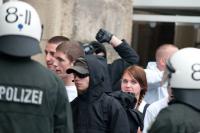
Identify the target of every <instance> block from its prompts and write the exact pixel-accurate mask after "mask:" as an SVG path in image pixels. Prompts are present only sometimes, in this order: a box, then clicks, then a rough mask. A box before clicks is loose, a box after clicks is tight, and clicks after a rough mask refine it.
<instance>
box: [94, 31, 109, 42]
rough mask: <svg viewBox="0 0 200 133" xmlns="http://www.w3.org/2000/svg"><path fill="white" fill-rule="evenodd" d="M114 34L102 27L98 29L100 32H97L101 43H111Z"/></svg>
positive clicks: (97, 37)
mask: <svg viewBox="0 0 200 133" xmlns="http://www.w3.org/2000/svg"><path fill="white" fill-rule="evenodd" d="M112 36H113V34H111V33H110V32H108V31H106V30H104V29H100V30H99V31H98V33H97V34H96V39H97V41H98V42H100V43H104V42H107V43H109V42H110V40H111V38H112Z"/></svg>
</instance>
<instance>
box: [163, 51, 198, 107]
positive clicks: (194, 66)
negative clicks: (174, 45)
mask: <svg viewBox="0 0 200 133" xmlns="http://www.w3.org/2000/svg"><path fill="white" fill-rule="evenodd" d="M167 69H168V71H169V79H168V83H169V85H170V87H171V88H172V93H173V96H174V97H175V100H176V101H178V102H181V103H185V104H188V105H190V106H192V107H194V108H197V109H200V102H199V97H200V49H197V48H183V49H181V50H179V51H177V52H176V53H174V54H173V55H172V56H171V58H170V59H169V61H168V62H167Z"/></svg>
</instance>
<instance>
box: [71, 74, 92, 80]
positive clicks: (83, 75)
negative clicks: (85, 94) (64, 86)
mask: <svg viewBox="0 0 200 133" xmlns="http://www.w3.org/2000/svg"><path fill="white" fill-rule="evenodd" d="M76 76H77V77H79V78H81V79H83V78H86V77H87V76H89V74H79V73H74V77H76Z"/></svg>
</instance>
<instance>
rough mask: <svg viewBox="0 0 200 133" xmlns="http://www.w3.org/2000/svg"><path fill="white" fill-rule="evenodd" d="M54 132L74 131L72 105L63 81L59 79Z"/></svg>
mask: <svg viewBox="0 0 200 133" xmlns="http://www.w3.org/2000/svg"><path fill="white" fill-rule="evenodd" d="M54 132H55V133H73V122H72V113H71V106H70V103H69V101H68V97H67V93H66V89H65V87H64V84H63V82H61V81H59V80H58V91H57V102H56V108H55V111H54Z"/></svg>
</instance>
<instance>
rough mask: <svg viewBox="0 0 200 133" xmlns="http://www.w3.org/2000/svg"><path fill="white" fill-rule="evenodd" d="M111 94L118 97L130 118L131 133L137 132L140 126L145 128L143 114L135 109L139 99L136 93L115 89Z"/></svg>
mask: <svg viewBox="0 0 200 133" xmlns="http://www.w3.org/2000/svg"><path fill="white" fill-rule="evenodd" d="M109 95H111V96H113V97H114V98H116V99H117V100H118V101H119V102H120V103H121V105H122V106H123V108H124V109H125V111H126V114H127V116H128V119H129V126H130V133H137V130H138V128H139V127H140V129H141V130H142V129H143V115H142V113H141V112H139V111H138V110H136V109H135V104H136V102H137V99H136V98H135V95H134V94H131V93H126V92H122V91H115V92H112V93H110V94H109Z"/></svg>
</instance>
